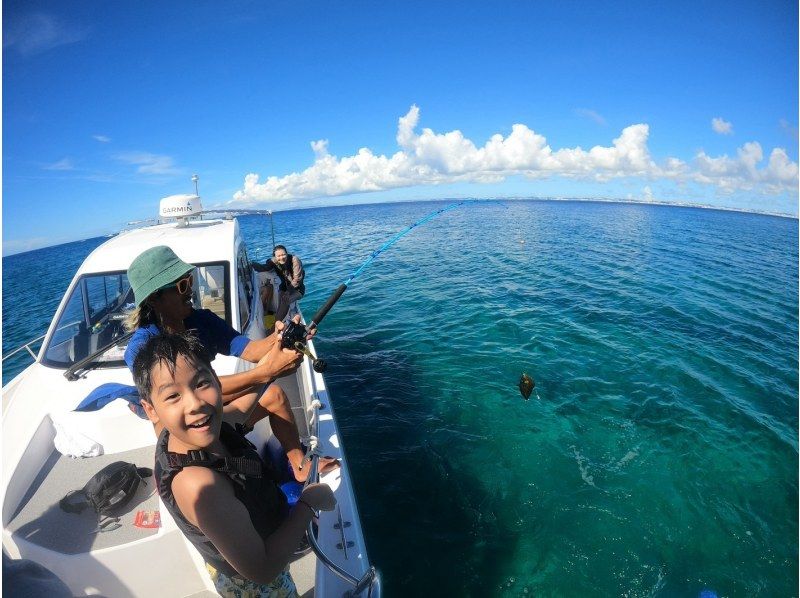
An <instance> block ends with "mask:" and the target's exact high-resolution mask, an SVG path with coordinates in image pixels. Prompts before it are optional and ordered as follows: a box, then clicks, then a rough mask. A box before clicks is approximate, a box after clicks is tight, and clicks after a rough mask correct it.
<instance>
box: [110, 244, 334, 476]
mask: <svg viewBox="0 0 800 598" xmlns="http://www.w3.org/2000/svg"><path fill="white" fill-rule="evenodd" d="M193 278H194V266H192V265H191V264H187V263H186V262H184V261H183V260H181V259H180V258H179V257H178V256H177V255H176V254H175V252H174V251H173V250H172V249H170V248H169V247H166V246H163V245H162V246H158V247H152V248H150V249H148V250H146V251H144V252H143V253H141V254H140V255H139V256H138V257H136V259H134V260H133V262H132V263H131V265H130V267H129V268H128V280H129V281H130V283H131V287H132V289H133V293H134V300H135V302H136V308H135V309H134V310H133V311H132V312H131V313H130V314H129V315H128V318H127V319H126V322H125V325H126V327H127V328H128V330H132V331H134V332H133V336H132V337H131V339H130V341H129V342H128V347H127V349H126V350H125V362H126V363H127V364H128V367H129V368H133V362H134V359H135V358H136V355H137V353H138V352H139V350H140V349H141V348H142V347H143V346H144V344H145V343H146V342H147V340H148V339H150V338H151V337H153V336H156V335H159V334H161V333H162V332H168V333H180V332H185V331H192V332H194V334H196V335H197V337H198V339H199V340H200V342H201V344H202V345H203V347H204V348H205V350H206V351H207V352H208V357H209V361H212V360H213V359H214V358H215V357H216V355H217V353H222V354H223V355H233V356H235V357H239V358H241V359H244V360H245V361H250V362H252V363H257V364H258V365H257V366H256V367H254V368H252V369H250V370H247V371H243V372H239V373H236V374H229V375H226V376H220V377H219V380H220V383H221V385H222V394H223V403H224V407H223V414H224V417H225V419H226V420H227V421H229V422H231V423H241V424H244V425H246V426H252V425H254V424H255V421H257V420H258V419H260V418H261V417H264V416H269V420H270V425H271V427H272V431H273V433H274V434H275V437H276V438H277V439H278V440H279V441H280V443H281V445H282V446H283V448H284V450H285V451H286V455H287V457H288V459H289V463H290V464H291V466H292V470H293V472H294V475H295V478H297V481H299V482H302V481H304V480H305V478H306V477H308V469H309V468H307V467H306V468H302V463H303V456H304V455H303V451H302V447H301V444H300V439H299V436H298V432H297V426H296V425H295V421H294V416H293V415H292V410H291V408H290V406H289V401H288V398H287V397H286V393H285V392H284V391H283V389H282V388H281V387H280V386H278V385H277V384H271V383H272V382H273V381H275V380H276V379H277V378H280V377H283V376H288V375H290V374H292V373H293V372H294V371H295V370H297V368H298V367H299V366H300V363H301V362H302V360H303V356H302V355H301V354H300V353H298V352H297V351H294V350H292V349H285V348H282V347H281V344H280V340H279V338H280V337H279V335H280V332H281V331H282V330H283V323H278V324H277V325H276V327H275V332H274V333H273V334H270V335H269V336H267V337H266V338H264V339H260V340H251V339H249V338H247V337H246V336H244V335H242V334H240V333H239V332H237V331H236V330H234V329H233V328H232V327H231V326H230V325H229V324H228V323H227V322H226V321H225V320H223V319H222V318H220V317H219V316H217V315H216V314H215V313H214V312H212V311H210V310H207V309H199V310H198V309H195V308H194V306H193V305H192V290H193V282H194V280H193ZM298 317H299V316H298ZM264 385H267V386H266V390H264ZM156 432H157V433H158V432H160V430H158V429H157V430H156ZM321 465H322V463H321ZM324 465H325V466H335V464H334V462H333V460H328V461H327V462H326V463H325V464H324Z"/></svg>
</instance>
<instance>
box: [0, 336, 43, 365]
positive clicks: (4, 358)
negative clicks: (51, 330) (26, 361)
mask: <svg viewBox="0 0 800 598" xmlns="http://www.w3.org/2000/svg"><path fill="white" fill-rule="evenodd" d="M46 336H47V333H46V332H45V333H44V334H43V335H42V336H38V337H36V338H35V339H33V340H30V341H28V342H27V343H25V344H24V345H22V346H21V347H17V348H16V349H14V350H13V351H11V353H6V354H5V355H3V359H2V361H5V360H6V359H8V358H9V357H11V356H12V355H16V354H17V353H19V352H20V351H22V350H23V349H27V350H28V353H30V354H31V357H33V359H34V361H35V360H36V353H34V352H33V351H32V350H31V347H30V346H31V345H32V344H33V343H36V342H38V341H40V340H42V339H43V338H44V337H46Z"/></svg>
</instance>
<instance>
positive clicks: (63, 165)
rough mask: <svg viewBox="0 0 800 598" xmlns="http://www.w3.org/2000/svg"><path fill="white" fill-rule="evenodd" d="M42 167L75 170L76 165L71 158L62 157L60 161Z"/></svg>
mask: <svg viewBox="0 0 800 598" xmlns="http://www.w3.org/2000/svg"><path fill="white" fill-rule="evenodd" d="M42 168H44V169H45V170H74V168H75V165H74V164H73V163H72V160H70V159H69V158H62V159H61V160H59V161H58V162H53V163H52V164H45V165H44V166H43V167H42Z"/></svg>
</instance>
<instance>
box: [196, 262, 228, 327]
mask: <svg viewBox="0 0 800 598" xmlns="http://www.w3.org/2000/svg"><path fill="white" fill-rule="evenodd" d="M198 304H199V305H198ZM195 307H200V308H202V309H208V310H211V311H213V312H214V313H215V314H216V315H218V316H219V317H220V318H222V319H223V320H225V321H226V322H228V323H229V324H230V321H231V318H230V315H229V313H228V301H226V294H225V265H224V264H213V265H208V266H198V267H197V295H196V300H195Z"/></svg>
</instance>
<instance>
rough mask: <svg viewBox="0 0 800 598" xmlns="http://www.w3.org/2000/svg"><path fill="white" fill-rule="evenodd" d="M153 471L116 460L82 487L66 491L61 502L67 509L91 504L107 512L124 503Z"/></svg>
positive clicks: (76, 508) (73, 509)
mask: <svg viewBox="0 0 800 598" xmlns="http://www.w3.org/2000/svg"><path fill="white" fill-rule="evenodd" d="M151 475H153V470H151V469H148V468H146V467H139V468H137V467H136V465H134V464H133V463H126V462H125V461H115V462H114V463H111V464H110V465H106V466H105V467H104V468H103V469H101V470H100V471H98V472H97V473H96V474H94V475H93V476H92V477H91V479H90V480H89V481H88V482H86V485H85V486H84V487H83V489H81V490H74V491H72V492H70V493H69V494H67V495H66V496H65V497H64V498H62V499H61V501H60V502H59V505H60V506H61V508H62V509H63V510H65V511H67V512H68V513H80V512H81V511H83V510H84V509H85V508H86V507H87V506H90V507H92V508H93V509H94V510H95V512H96V513H99V514H101V515H108V514H110V513H111V512H113V511H115V510H116V509H118V508H120V507H123V506H125V505H126V504H127V503H128V502H129V501H130V500H131V498H132V497H133V495H134V494H136V490H137V489H138V488H139V484H140V483H141V481H142V479H143V478H146V477H150V476H151Z"/></svg>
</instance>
